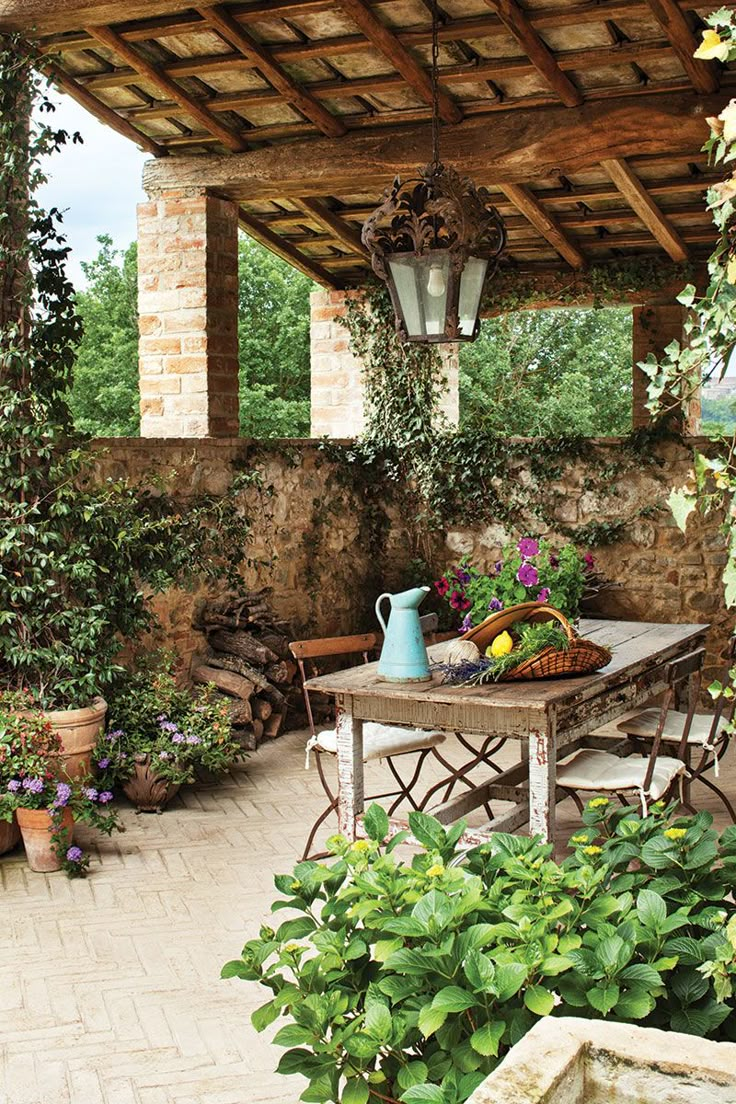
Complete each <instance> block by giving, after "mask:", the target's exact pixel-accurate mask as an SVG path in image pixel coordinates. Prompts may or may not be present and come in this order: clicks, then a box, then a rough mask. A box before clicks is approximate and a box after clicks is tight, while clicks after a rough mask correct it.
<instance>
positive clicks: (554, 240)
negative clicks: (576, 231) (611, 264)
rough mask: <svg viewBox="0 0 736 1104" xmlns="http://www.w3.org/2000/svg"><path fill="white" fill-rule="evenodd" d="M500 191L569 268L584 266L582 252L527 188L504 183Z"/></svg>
mask: <svg viewBox="0 0 736 1104" xmlns="http://www.w3.org/2000/svg"><path fill="white" fill-rule="evenodd" d="M501 191H502V192H503V194H504V195H505V196H506V198H507V199H509V200H510V201H511V202H512V203H513V205H514V206H515V207H516V208H518V210H519V211H521V213H522V215H524V217H525V218H527V219H529V222H530V223H531V224H532V226H534V227H536V229H537V230H538V231H539V233H540V234H541V235H542V237H543V238H546V239H547V241H548V242H549V243H550V245H551V246H552V247H553V248H554V249H556V250H557V252H558V253H559V254H560V256H561V257H563V258H564V259H565V260H566V261H567V263H568V264H569V265H570V266H571V268H575V269H580V268H585V263H586V262H585V257H584V256H583V254H582V253H581V252H580V250H579V249H578V248H577V247H576V246H574V245H573V243H572V242H571V241H570V239H569V238H568V237H567V235H566V234H565V232H564V230H562V229H561V227H560V225H559V223H558V222H557V220H556V219H555V218H554V216H553V215H550V214H549V212H548V211H545V209H544V207H542V205H541V203H540V202H539V200H538V199H537V197H536V196H535V195H534V193H533V192H531V191H530V190H529V188H526V187H524V186H523V185H521V184H504V185H503V187H502V188H501Z"/></svg>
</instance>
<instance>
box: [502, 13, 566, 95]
mask: <svg viewBox="0 0 736 1104" xmlns="http://www.w3.org/2000/svg"><path fill="white" fill-rule="evenodd" d="M486 3H487V4H488V5H489V6H490V7H491V8H493V9H494V11H495V12H496V13H497V14H498V17H499V19H501V20H502V22H503V23H504V25H505V26H506V27H507V29H508V30H509V31H510V33H511V34H512V35H513V36H514V38H515V39H516V41H517V42H518V43H519V45H520V46H521V48H522V50H523V51H524V53H525V54H526V55H527V57H528V58H529V60H530V62H531V63H532V65H533V66H534V67H535V69H537V70H538V71H539V73H540V74H541V75H542V77H544V79H545V81H546V82H547V84H548V85H549V86H550V88H551V89H552V90H553V91H554V92H555V93H556V94H557V95H558V96H559V98H560V99H561V100H562V102H563V104H564V105H565V107H579V106H580V104H581V103H582V102H583V96H582V93H581V92H580V90H579V89H578V88H576V87H575V85H574V84H573V83H572V81H571V80H570V78H569V77H566V76H565V74H564V73H563V72H562V70H561V69H560V67H559V65H558V64H557V61H556V60H555V55H554V54H553V53H552V51H551V50H550V48H549V46H547V44H546V42H544V41H543V40H542V38H541V37H540V35H539V32H538V31H537V30H536V29H535V27H534V26H533V24H532V23H530V22H529V20H528V19H527V17H526V15H525V13H524V12H523V11H522V10H521V8H520V7H519V5H518V4H517V3H516V0H486Z"/></svg>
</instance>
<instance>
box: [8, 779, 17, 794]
mask: <svg viewBox="0 0 736 1104" xmlns="http://www.w3.org/2000/svg"><path fill="white" fill-rule="evenodd" d="M19 789H20V779H18V778H11V779H10V781H9V782H8V792H9V793H17V792H18V790H19Z"/></svg>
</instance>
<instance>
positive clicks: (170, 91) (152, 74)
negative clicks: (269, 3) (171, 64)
mask: <svg viewBox="0 0 736 1104" xmlns="http://www.w3.org/2000/svg"><path fill="white" fill-rule="evenodd" d="M87 32H88V33H89V34H90V35H91V36H92V37H93V38H95V39H96V40H97V42H99V43H100V45H102V46H106V47H107V49H108V50H112V51H113V52H114V53H115V54H117V55H118V57H121V58H122V59H123V61H124V62H126V64H127V65H129V66H130V67H131V68H132V69H135V71H136V73H139V74H140V76H142V77H145V78H146V79H147V80H150V81H151V83H152V84H154V85H155V86H156V88H158V89H160V90H161V92H163V93H164V94H165V95H167V96H169V97H170V98H171V99H172V100H174V102H175V103H177V104H179V107H181V108H182V110H183V111H186V113H187V114H188V115H190V116H191V117H192V118H193V119H196V121H197V122H198V123H199V124H200V126H202V127H204V129H205V130H207V131H209V133H210V134H212V135H213V137H215V138H216V139H217V141H218V142H221V143H222V144H223V146H225V148H226V149H229V150H230V151H231V152H232V153H240V152H242V151H243V150H244V149H247V143H246V142H245V140H244V139H243V138H241V136H240V135H239V134H236V133H235V132H234V131H232V130H231V129H230V128H229V127H227V126H225V124H224V123H221V122H220V120H219V119H218V118H217V117H216V116H215V115H213V114H212V112H211V111H209V110H208V109H207V108H206V107H205V106H204V105H203V104H201V103H199V102H198V101H197V100H194V99H192V97H191V96H189V95H188V94H187V93H186V92H185V91H184V90H183V88H181V87H180V86H179V85H178V84H177V83H176V81H173V80H171V78H170V77H167V76H166V74H165V73H163V72H162V71H161V68H160V67H159V66H157V65H154V64H153V63H152V62H150V61H148V59H147V58H144V57H143V56H142V55H141V54H139V53H138V52H137V51H136V50H134V49H133V47H132V46H129V45H128V43H127V42H125V41H124V40H123V39H122V38H121V37H120V35H119V34H117V32H116V31H114V30H113V29H112V28H111V27H88V28H87Z"/></svg>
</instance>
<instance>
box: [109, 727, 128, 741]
mask: <svg viewBox="0 0 736 1104" xmlns="http://www.w3.org/2000/svg"><path fill="white" fill-rule="evenodd" d="M124 735H125V733H124V732H123V730H122V728H116V729H115V731H114V732H108V734H107V738H108V740H117V739H119V738H120V737H121V736H124Z"/></svg>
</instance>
